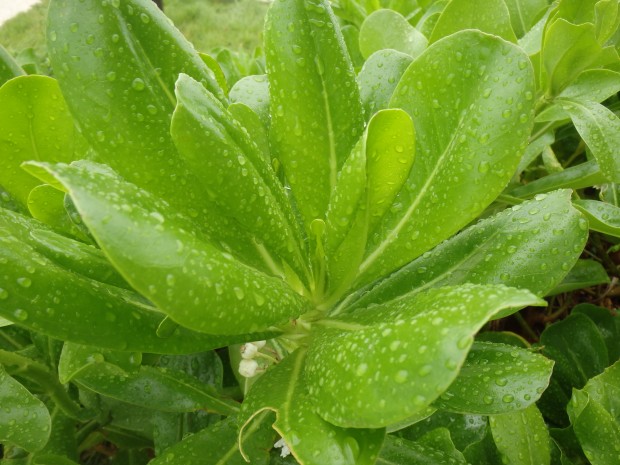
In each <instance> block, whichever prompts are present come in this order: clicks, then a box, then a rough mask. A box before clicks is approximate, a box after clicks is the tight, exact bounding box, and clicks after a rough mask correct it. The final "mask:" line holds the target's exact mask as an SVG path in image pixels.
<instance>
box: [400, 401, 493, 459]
mask: <svg viewBox="0 0 620 465" xmlns="http://www.w3.org/2000/svg"><path fill="white" fill-rule="evenodd" d="M487 424H488V420H487V417H486V416H482V415H461V414H458V413H452V412H444V411H442V410H438V411H437V412H435V413H434V414H433V415H431V416H430V417H428V418H425V419H424V420H422V421H419V422H418V423H415V424H413V425H411V426H410V427H408V428H406V429H404V430H401V431H399V432H398V433H397V436H401V437H403V438H405V439H409V440H412V441H416V440H418V439H419V438H420V437H422V436H423V435H424V434H426V433H428V432H429V431H433V430H436V429H438V428H441V429H444V428H447V429H448V430H449V431H450V437H451V439H452V441H454V445H455V446H456V448H457V449H458V450H465V448H466V447H467V446H468V445H470V444H473V443H475V442H479V441H481V440H482V439H483V438H484V436H485V434H486V431H487Z"/></svg>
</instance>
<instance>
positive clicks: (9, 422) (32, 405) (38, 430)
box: [0, 365, 52, 452]
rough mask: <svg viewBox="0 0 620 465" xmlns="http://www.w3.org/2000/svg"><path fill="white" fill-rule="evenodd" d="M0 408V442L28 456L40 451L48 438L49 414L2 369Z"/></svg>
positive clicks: (43, 406)
mask: <svg viewBox="0 0 620 465" xmlns="http://www.w3.org/2000/svg"><path fill="white" fill-rule="evenodd" d="M0 405H2V409H1V411H0V441H1V442H2V443H4V442H5V441H7V442H9V443H11V444H15V445H17V446H19V447H21V448H23V449H25V450H27V451H29V452H35V451H38V450H41V449H42V448H43V447H44V446H45V444H46V443H47V441H48V439H49V437H50V430H51V428H52V420H51V417H50V414H49V412H48V410H47V408H46V407H45V404H44V403H43V402H41V401H40V400H39V399H37V398H36V397H35V396H34V395H32V394H31V393H30V392H29V391H28V389H26V388H25V387H24V386H22V385H21V384H20V383H18V382H17V381H15V379H13V378H12V377H11V376H9V375H8V374H7V372H6V371H5V370H4V367H3V366H2V365H0Z"/></svg>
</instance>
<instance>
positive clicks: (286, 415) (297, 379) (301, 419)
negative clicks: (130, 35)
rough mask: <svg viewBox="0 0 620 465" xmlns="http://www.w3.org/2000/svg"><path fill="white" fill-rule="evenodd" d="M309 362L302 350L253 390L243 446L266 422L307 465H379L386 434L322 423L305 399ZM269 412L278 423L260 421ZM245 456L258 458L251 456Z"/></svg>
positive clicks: (243, 416) (244, 414)
mask: <svg viewBox="0 0 620 465" xmlns="http://www.w3.org/2000/svg"><path fill="white" fill-rule="evenodd" d="M305 359H306V353H305V351H304V350H301V349H300V350H297V351H296V352H294V353H293V354H291V355H289V356H287V357H286V358H285V359H284V360H283V361H282V362H280V363H279V364H278V365H276V366H274V367H272V368H271V369H270V370H269V371H268V372H267V373H266V374H265V375H263V376H261V378H260V379H259V380H258V381H257V382H256V383H255V384H254V386H253V387H252V390H251V391H250V393H249V395H248V396H247V397H246V399H245V400H244V402H243V405H242V407H241V413H240V415H239V423H240V425H241V431H240V436H239V437H240V440H241V441H243V440H244V438H245V436H246V434H247V432H248V431H250V430H251V429H252V428H253V427H254V428H255V427H256V423H257V422H258V421H259V420H263V421H265V420H267V421H269V422H271V423H273V428H274V429H275V430H276V431H277V432H278V433H279V434H280V436H282V438H283V439H284V441H285V442H286V444H287V446H288V448H289V449H290V450H291V452H292V454H293V455H294V456H295V458H296V459H297V460H298V461H299V462H300V463H302V464H304V465H323V464H330V465H372V464H374V463H375V460H376V458H377V455H378V453H379V450H380V448H381V444H382V443H383V438H384V436H385V430H384V429H372V430H371V429H354V428H340V427H338V426H334V425H332V424H330V423H328V422H326V421H324V420H323V419H322V418H321V417H319V415H318V414H317V413H316V411H315V410H316V404H315V402H314V401H313V399H312V398H310V397H308V395H307V394H306V389H307V386H306V384H305V380H304V363H305ZM269 410H271V411H273V412H275V416H276V420H275V422H274V421H273V418H269V417H268V418H266V419H265V418H261V419H257V416H259V415H261V413H262V412H265V411H269ZM243 452H244V454H245V456H246V458H248V459H250V460H251V459H252V458H253V457H252V455H250V454H249V451H246V450H245V449H244V450H243Z"/></svg>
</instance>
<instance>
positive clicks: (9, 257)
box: [0, 210, 244, 353]
mask: <svg viewBox="0 0 620 465" xmlns="http://www.w3.org/2000/svg"><path fill="white" fill-rule="evenodd" d="M1 213H2V215H0V225H1V227H0V241H1V242H2V247H0V273H2V275H3V276H6V278H5V279H4V280H3V281H2V288H1V290H0V315H1V316H2V317H4V318H7V319H9V320H11V321H14V322H17V323H18V324H19V325H20V326H24V327H26V328H28V329H31V330H35V331H38V332H41V333H43V334H47V335H50V336H52V337H54V338H56V339H61V340H65V341H73V342H77V343H81V344H89V345H95V346H99V347H104V348H110V349H116V350H129V351H132V350H135V351H141V352H142V351H144V352H155V353H188V352H196V351H199V350H206V349H209V348H214V347H222V346H224V345H226V344H229V343H231V342H240V340H244V338H241V337H239V338H230V337H226V338H217V337H211V336H206V335H201V334H198V333H194V332H192V331H188V330H186V329H183V328H179V329H178V330H176V331H175V332H174V333H173V334H171V335H170V337H168V338H165V339H164V338H160V337H158V336H157V335H156V331H157V327H158V326H159V324H160V322H161V320H162V319H163V318H164V316H165V315H163V314H161V313H159V312H158V311H157V310H156V309H155V308H154V307H152V306H151V305H150V304H148V303H147V302H145V301H144V300H143V299H141V298H140V297H139V296H138V295H136V294H135V293H133V292H130V291H127V290H124V289H120V288H118V287H115V286H112V285H109V284H103V283H100V282H97V281H94V280H92V279H89V278H87V277H84V276H80V275H79V274H76V273H75V272H74V271H69V270H67V269H65V268H63V267H62V266H61V265H59V262H60V263H67V264H71V266H73V265H75V266H76V267H77V270H86V271H85V272H86V273H91V272H92V273H95V274H96V275H97V276H96V277H97V279H99V278H101V275H99V274H98V273H100V272H101V273H102V274H103V273H106V270H110V268H109V265H108V264H107V262H103V259H102V257H101V256H100V255H99V254H98V253H97V251H96V249H94V248H90V247H89V246H86V245H83V244H80V243H78V242H75V241H71V240H70V239H66V238H63V237H62V236H58V235H54V234H53V233H50V232H49V231H47V230H46V228H45V227H44V226H43V225H40V227H39V228H34V227H33V224H35V221H34V220H30V219H28V218H26V217H20V216H19V215H18V214H16V213H11V212H9V211H6V210H4V211H2V212H1ZM27 239H30V240H27ZM43 241H45V242H43ZM42 244H44V248H41V245H42ZM59 245H60V246H59ZM33 246H34V248H33ZM38 250H43V251H44V252H45V255H43V254H41V253H40V252H39V251H38ZM46 255H50V256H52V260H50V259H49V258H48V257H47V256H46ZM102 262H103V263H102ZM91 266H92V267H93V269H92V270H90V271H89V267H91ZM82 267H84V268H82Z"/></svg>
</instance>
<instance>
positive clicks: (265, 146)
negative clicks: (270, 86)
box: [228, 102, 271, 164]
mask: <svg viewBox="0 0 620 465" xmlns="http://www.w3.org/2000/svg"><path fill="white" fill-rule="evenodd" d="M228 111H229V112H230V114H231V115H232V116H233V118H235V119H236V120H237V121H239V123H241V126H243V127H244V128H245V130H246V131H248V134H249V136H250V138H251V139H252V140H253V141H254V143H255V144H256V145H257V146H258V148H259V149H260V150H261V152H262V155H263V158H264V159H265V161H267V162H268V163H270V164H271V149H270V148H269V133H268V132H267V126H265V125H264V123H263V122H262V121H261V119H260V117H259V116H258V115H257V114H256V112H255V111H254V110H252V109H251V108H250V107H249V106H247V105H246V104H245V103H241V102H236V103H231V104H230V105H229V106H228Z"/></svg>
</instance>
